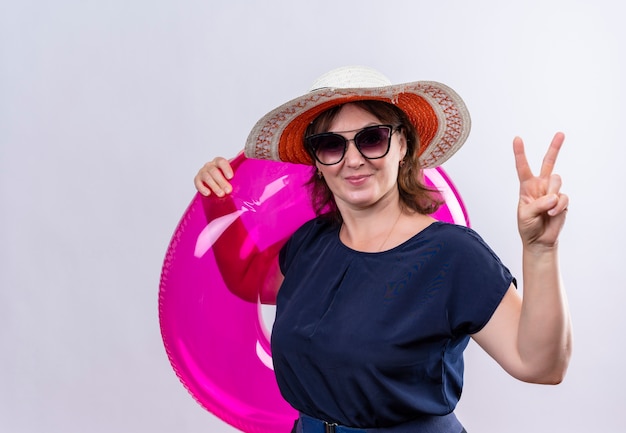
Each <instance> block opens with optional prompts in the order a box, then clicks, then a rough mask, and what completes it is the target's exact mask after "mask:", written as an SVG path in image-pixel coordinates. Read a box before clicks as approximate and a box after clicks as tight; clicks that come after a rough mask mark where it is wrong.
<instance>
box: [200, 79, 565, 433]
mask: <svg viewBox="0 0 626 433" xmlns="http://www.w3.org/2000/svg"><path fill="white" fill-rule="evenodd" d="M469 124H470V121H469V115H468V114H467V109H466V108H465V105H464V103H463V101H462V100H461V98H460V97H459V96H458V95H457V94H456V93H455V92H454V91H452V90H451V89H449V88H448V87H446V86H444V85H442V84H440V83H435V82H415V83H406V84H401V85H395V86H394V85H392V84H391V83H389V81H388V80H387V79H386V78H385V77H384V76H382V75H380V74H379V73H378V72H376V71H374V70H371V69H368V68H363V67H347V68H340V69H337V70H334V71H331V72H329V73H327V74H326V75H324V76H322V77H321V78H320V79H319V80H318V81H317V82H316V84H315V85H314V88H313V90H311V91H310V92H309V93H307V94H305V95H303V96H301V97H299V98H296V99H294V100H292V101H290V102H288V103H286V104H284V105H282V106H281V107H278V108H277V109H275V110H272V111H271V112H270V113H268V114H267V115H266V116H264V117H263V118H262V119H261V120H260V121H259V122H258V123H257V125H256V126H255V127H254V128H253V130H252V132H251V134H250V137H249V139H248V142H247V144H246V154H247V155H248V156H249V157H257V158H266V159H277V160H281V161H287V162H295V163H302V164H310V165H314V166H315V167H316V171H315V172H313V174H312V179H311V187H312V192H311V194H312V198H313V202H314V206H315V209H316V210H317V212H318V217H316V218H315V219H313V220H311V221H309V222H307V223H305V224H304V225H303V226H302V227H301V228H300V229H298V230H297V231H296V233H295V234H294V235H293V236H292V237H291V238H290V239H289V240H288V241H287V243H286V244H285V245H284V246H283V247H282V249H281V250H280V254H279V265H280V271H281V273H282V276H283V277H284V279H283V280H282V283H281V284H280V290H279V291H278V295H277V298H276V306H277V309H276V318H275V321H274V326H273V330H272V357H273V362H274V369H275V374H276V377H277V381H278V385H279V387H280V390H281V393H282V395H283V396H284V397H285V399H286V400H287V401H288V402H289V403H290V404H291V405H292V406H293V407H294V408H295V409H296V410H298V411H299V413H300V417H299V418H298V420H297V421H296V423H295V426H294V431H297V432H303V433H310V432H312V433H317V432H319V433H322V432H324V433H328V432H336V433H348V432H370V433H404V432H415V433H420V432H428V433H437V432H442V433H443V432H446V433H459V432H463V431H465V430H464V429H463V426H462V425H461V423H460V422H459V421H458V420H457V418H456V417H455V415H454V413H453V410H454V408H455V406H456V404H457V402H458V400H459V398H460V395H461V390H462V385H463V350H464V349H465V347H466V346H467V344H468V341H469V338H470V337H471V338H473V339H474V340H475V341H476V342H477V343H478V344H479V345H480V346H481V347H482V348H483V349H484V350H485V351H486V352H487V353H488V354H489V355H490V356H491V357H493V358H494V359H495V360H496V361H497V362H498V363H499V364H500V365H501V366H502V368H504V369H505V370H506V371H507V372H508V373H509V374H510V375H512V376H514V377H516V378H518V379H520V380H523V381H526V382H533V383H544V384H557V383H559V382H561V380H562V379H563V377H564V375H565V372H566V369H567V365H568V362H569V358H570V354H571V325H570V318H569V313H568V307H567V302H566V297H565V293H564V290H563V287H562V283H561V278H560V272H559V263H558V235H559V233H560V231H561V229H562V227H563V224H564V221H565V216H566V211H567V205H568V197H567V196H566V195H565V194H562V193H561V192H560V189H561V179H560V177H559V176H558V175H556V174H553V167H554V165H555V161H556V157H557V155H558V153H559V150H560V148H561V144H562V143H563V140H564V136H563V134H561V133H557V134H556V135H555V136H554V139H553V140H552V143H551V144H550V146H549V148H548V151H547V153H546V156H545V158H544V160H543V164H542V167H541V171H540V173H539V175H538V176H535V175H533V173H532V172H531V169H530V167H529V165H528V163H527V160H526V156H525V152H524V146H523V143H522V140H521V139H520V138H515V140H514V142H513V151H514V154H515V164H516V168H517V173H518V176H519V180H520V198H519V206H518V227H519V234H520V236H521V240H522V246H523V267H522V268H523V297H522V296H521V295H520V294H519V293H518V291H517V289H516V280H515V279H514V277H513V276H512V275H511V273H510V272H509V270H508V269H507V268H506V267H505V266H504V265H503V264H502V263H501V261H500V260H499V259H498V257H497V256H496V254H495V253H494V252H493V251H492V250H491V249H490V248H489V246H488V245H487V244H486V243H485V242H484V241H483V240H482V239H481V238H480V236H479V235H478V234H477V233H476V232H475V231H473V230H472V229H469V228H467V227H462V226H458V225H454V224H449V223H443V222H439V221H436V220H435V219H433V218H432V217H431V216H430V215H431V214H432V213H433V212H434V211H435V210H436V209H437V207H438V206H439V205H440V204H441V203H440V201H439V200H438V195H437V194H436V193H435V192H434V191H432V190H430V189H429V188H427V187H425V186H424V184H423V183H422V175H421V169H422V168H425V167H434V166H437V165H439V164H441V163H443V162H444V161H445V160H447V159H448V158H449V157H450V156H451V155H452V154H453V153H454V152H455V151H456V150H457V149H458V148H459V147H460V146H461V145H462V144H463V142H464V141H465V139H466V137H467V135H468V133H469ZM233 175H234V174H233V170H232V168H231V166H230V164H229V162H228V161H227V160H226V159H224V158H219V157H218V158H215V159H214V160H213V161H211V162H209V163H207V164H205V165H204V166H203V167H202V169H201V170H200V171H199V172H198V174H197V176H196V178H195V185H196V187H197V189H198V190H199V191H200V192H201V193H202V194H204V195H209V194H216V195H217V196H224V195H225V194H228V193H230V192H231V191H232V186H231V184H230V182H229V180H230V179H232V177H233ZM250 269H254V267H253V266H251V267H250ZM244 281H247V284H253V285H254V284H255V282H254V275H252V276H250V275H248V276H246V277H244V275H243V273H242V278H241V284H244ZM250 282H252V283H250ZM256 284H257V285H258V286H263V284H261V282H256ZM252 289H254V288H252ZM245 290H248V289H245ZM266 298H267V296H266Z"/></svg>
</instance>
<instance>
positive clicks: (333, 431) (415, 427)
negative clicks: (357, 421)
mask: <svg viewBox="0 0 626 433" xmlns="http://www.w3.org/2000/svg"><path fill="white" fill-rule="evenodd" d="M462 431H463V426H462V425H461V423H460V422H459V420H458V419H457V418H456V416H455V415H454V413H449V414H448V415H442V416H438V415H426V416H422V417H419V418H416V419H414V420H412V421H409V422H405V423H402V424H398V425H395V426H392V427H375V428H355V427H348V426H344V425H340V424H337V423H334V422H333V423H329V422H327V421H323V420H321V419H317V418H313V417H310V416H308V415H304V414H300V418H299V420H298V425H297V428H296V432H297V433H460V432H462Z"/></svg>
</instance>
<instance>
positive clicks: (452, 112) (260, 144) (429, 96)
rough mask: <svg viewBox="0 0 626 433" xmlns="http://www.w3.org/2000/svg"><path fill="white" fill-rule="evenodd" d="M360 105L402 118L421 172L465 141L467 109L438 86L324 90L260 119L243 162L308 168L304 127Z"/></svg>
mask: <svg viewBox="0 0 626 433" xmlns="http://www.w3.org/2000/svg"><path fill="white" fill-rule="evenodd" d="M360 100H379V101H385V102H389V103H391V104H394V105H396V106H397V107H399V108H400V109H401V110H403V111H404V112H405V113H406V114H407V115H408V117H409V119H410V120H411V122H412V123H413V125H414V126H415V128H416V129H417V133H418V135H419V140H420V148H419V151H418V152H419V159H420V163H421V165H422V167H423V168H429V167H436V166H438V165H441V164H443V163H444V162H445V161H446V160H448V158H450V157H451V156H452V155H453V154H454V153H455V152H456V151H457V150H458V149H459V148H460V147H461V146H462V145H463V143H464V142H465V140H466V139H467V136H468V135H469V131H470V127H471V121H470V116H469V112H468V110H467V107H466V106H465V103H464V102H463V100H462V99H461V97H460V96H459V95H458V94H457V93H456V92H455V91H454V90H452V89H450V88H449V87H448V86H446V85H444V84H441V83H437V82H434V81H417V82H414V83H406V84H397V85H391V86H387V87H378V88H352V89H340V88H333V89H330V88H328V89H319V90H314V91H312V92H309V93H307V94H305V95H303V96H300V97H298V98H295V99H293V100H291V101H289V102H287V103H285V104H283V105H281V106H280V107H278V108H276V109H274V110H272V111H270V112H269V113H267V114H266V115H265V116H263V117H262V118H261V119H260V120H259V121H258V122H257V123H256V125H255V126H254V127H253V128H252V131H251V132H250V134H249V135H248V139H247V141H246V145H245V154H246V156H247V157H249V158H257V159H269V160H275V161H283V162H291V163H296V164H307V165H313V164H314V162H313V160H312V159H311V157H310V156H309V154H308V152H307V151H306V149H305V148H304V134H305V131H306V128H307V127H308V125H309V124H310V123H311V122H312V121H313V120H314V119H315V118H316V117H317V116H319V115H320V114H321V113H322V112H324V111H325V110H327V109H329V108H332V107H334V106H337V105H342V104H345V103H347V102H354V101H360Z"/></svg>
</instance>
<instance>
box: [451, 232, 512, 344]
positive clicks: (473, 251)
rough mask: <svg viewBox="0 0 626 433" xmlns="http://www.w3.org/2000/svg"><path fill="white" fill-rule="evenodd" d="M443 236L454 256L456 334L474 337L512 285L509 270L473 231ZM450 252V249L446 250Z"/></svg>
mask: <svg viewBox="0 0 626 433" xmlns="http://www.w3.org/2000/svg"><path fill="white" fill-rule="evenodd" d="M454 227H457V230H455V231H456V232H457V233H454V232H455V231H452V232H450V233H449V235H446V236H443V239H444V240H445V242H447V245H446V246H447V247H449V248H450V249H449V250H448V253H449V256H450V263H449V264H448V265H449V269H450V274H451V278H452V281H451V283H452V284H451V287H452V290H451V292H450V298H449V300H448V304H447V305H448V313H449V321H450V327H451V329H452V331H453V332H454V333H455V334H457V335H458V334H474V333H476V332H478V331H480V330H481V329H482V328H483V327H484V326H485V325H486V324H487V322H488V321H489V319H490V318H491V316H492V315H493V313H494V312H495V310H496V309H497V308H498V305H500V302H501V301H502V298H503V297H504V294H505V293H506V292H507V290H508V289H509V287H510V286H511V283H513V284H516V281H515V278H514V277H513V275H511V272H510V271H509V269H508V268H507V267H506V266H504V264H503V263H502V261H501V260H500V258H499V257H498V256H497V255H496V254H495V253H494V251H493V250H492V249H491V248H490V247H489V246H488V245H487V243H485V241H484V240H483V239H482V238H481V237H480V236H479V235H478V234H477V233H476V232H475V231H474V230H472V229H470V228H467V227H461V226H454ZM446 249H448V248H446Z"/></svg>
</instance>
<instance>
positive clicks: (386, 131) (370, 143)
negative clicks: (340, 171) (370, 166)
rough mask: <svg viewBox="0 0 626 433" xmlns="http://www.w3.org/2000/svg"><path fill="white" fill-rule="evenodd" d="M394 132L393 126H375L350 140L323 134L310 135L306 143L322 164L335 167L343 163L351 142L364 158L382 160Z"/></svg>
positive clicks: (336, 135) (360, 132)
mask: <svg viewBox="0 0 626 433" xmlns="http://www.w3.org/2000/svg"><path fill="white" fill-rule="evenodd" d="M394 132H395V131H394V128H393V126H391V125H374V126H368V127H367V128H363V129H361V130H360V131H359V132H357V133H356V134H355V136H354V138H352V139H350V140H348V139H347V138H346V137H344V136H343V135H340V134H335V133H334V132H323V133H321V134H315V135H309V136H308V137H306V138H305V142H306V145H307V146H308V148H309V150H310V152H311V154H312V155H313V156H315V159H317V160H318V161H319V163H320V164H323V165H334V164H338V163H339V162H341V160H342V159H343V157H344V155H345V154H346V150H347V149H348V142H350V141H354V145H355V146H356V148H357V149H358V151H359V153H361V155H363V157H364V158H366V159H379V158H382V157H383V156H385V155H387V153H388V152H389V146H390V145H391V136H392V135H393V133H394Z"/></svg>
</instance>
